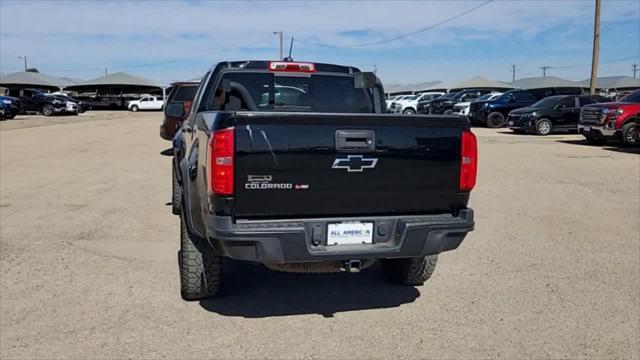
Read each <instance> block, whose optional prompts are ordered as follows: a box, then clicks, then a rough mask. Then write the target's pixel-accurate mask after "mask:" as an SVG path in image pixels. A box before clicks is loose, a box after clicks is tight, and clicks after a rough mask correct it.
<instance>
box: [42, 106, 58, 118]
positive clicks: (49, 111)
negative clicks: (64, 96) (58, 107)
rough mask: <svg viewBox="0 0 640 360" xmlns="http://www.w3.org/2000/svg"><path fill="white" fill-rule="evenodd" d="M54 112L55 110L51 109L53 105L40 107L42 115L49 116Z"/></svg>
mask: <svg viewBox="0 0 640 360" xmlns="http://www.w3.org/2000/svg"><path fill="white" fill-rule="evenodd" d="M54 112H55V110H54V109H53V106H51V105H49V104H47V105H45V106H43V107H42V115H44V116H51V115H53V113H54Z"/></svg>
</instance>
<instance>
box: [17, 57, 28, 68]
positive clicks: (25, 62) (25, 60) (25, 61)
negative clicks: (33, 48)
mask: <svg viewBox="0 0 640 360" xmlns="http://www.w3.org/2000/svg"><path fill="white" fill-rule="evenodd" d="M18 59H24V71H27V57H26V56H18Z"/></svg>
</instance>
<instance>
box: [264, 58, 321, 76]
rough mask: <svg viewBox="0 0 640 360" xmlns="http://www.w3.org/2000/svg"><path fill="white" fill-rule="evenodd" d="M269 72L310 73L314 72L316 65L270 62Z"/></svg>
mask: <svg viewBox="0 0 640 360" xmlns="http://www.w3.org/2000/svg"><path fill="white" fill-rule="evenodd" d="M269 70H270V71H285V72H306V73H312V72H316V65H315V64H312V63H299V62H286V61H272V62H270V63H269Z"/></svg>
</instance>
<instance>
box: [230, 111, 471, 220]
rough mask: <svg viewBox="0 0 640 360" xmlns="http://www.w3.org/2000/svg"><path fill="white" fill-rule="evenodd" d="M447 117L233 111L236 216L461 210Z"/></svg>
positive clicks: (455, 147) (456, 125)
mask: <svg viewBox="0 0 640 360" xmlns="http://www.w3.org/2000/svg"><path fill="white" fill-rule="evenodd" d="M468 128H469V124H468V121H467V120H466V119H463V118H460V117H457V116H443V117H435V116H398V115H386V114H385V115H380V114H325V113H322V114H315V113H274V112H269V113H266V112H265V113H255V112H253V113H248V112H247V113H243V112H238V113H236V119H235V147H236V150H235V151H236V160H235V176H234V178H235V180H234V182H235V184H234V186H235V189H236V192H235V205H234V206H235V215H236V217H237V218H270V217H320V216H322V217H327V216H342V215H349V216H355V215H392V214H396V215H398V214H430V213H445V212H452V211H454V210H456V209H459V208H464V207H465V204H466V201H467V199H468V194H467V193H461V192H460V191H459V189H458V184H459V178H460V161H461V160H460V159H461V155H460V151H461V133H462V131H463V129H468Z"/></svg>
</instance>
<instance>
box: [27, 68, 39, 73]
mask: <svg viewBox="0 0 640 360" xmlns="http://www.w3.org/2000/svg"><path fill="white" fill-rule="evenodd" d="M27 71H28V72H35V73H39V72H40V71H38V69H36V68H28V69H27Z"/></svg>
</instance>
